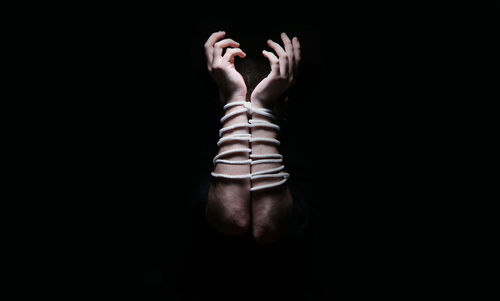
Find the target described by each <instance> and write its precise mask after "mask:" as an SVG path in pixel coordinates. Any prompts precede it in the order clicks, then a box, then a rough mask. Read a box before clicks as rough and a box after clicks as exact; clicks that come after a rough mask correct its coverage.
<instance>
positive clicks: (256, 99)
mask: <svg viewBox="0 0 500 301" xmlns="http://www.w3.org/2000/svg"><path fill="white" fill-rule="evenodd" d="M223 37H225V32H222V31H221V32H216V33H213V34H212V35H211V36H210V37H209V39H208V40H207V42H206V43H205V54H206V57H207V67H208V70H209V72H210V74H211V76H212V77H213V78H214V80H215V82H216V83H217V85H218V87H219V93H220V99H221V103H222V105H225V104H227V103H229V102H234V101H245V99H246V93H247V88H246V86H245V82H244V80H243V77H242V76H241V74H239V73H238V71H236V69H235V67H234V58H235V56H239V57H240V58H244V57H245V56H246V54H245V53H244V52H243V51H242V50H241V49H239V48H234V47H239V43H237V42H235V41H233V40H231V39H223V40H221V39H222V38H223ZM281 38H282V41H283V43H284V46H285V48H284V49H283V47H281V46H280V45H279V44H277V43H275V42H273V41H271V40H269V41H268V45H269V46H270V47H271V48H272V49H273V50H274V51H275V52H276V54H277V56H276V55H275V54H274V53H272V52H269V51H265V50H264V51H263V55H264V56H265V57H266V58H267V59H268V60H269V62H270V64H271V72H270V73H269V75H268V76H267V77H266V78H264V79H263V80H262V81H261V82H260V83H259V84H258V85H257V86H256V87H255V89H254V91H253V92H252V95H251V97H250V101H251V103H252V106H254V107H259V108H273V107H274V106H275V105H276V104H277V103H278V101H279V99H280V96H281V95H282V94H283V93H284V92H285V91H286V90H287V89H288V88H289V87H290V86H291V85H292V84H293V83H294V82H295V79H296V75H297V72H298V64H299V62H300V44H299V41H298V39H297V38H293V39H292V40H290V39H289V38H288V36H287V35H286V34H284V33H283V34H282V35H281ZM226 47H231V48H227V49H226V52H225V54H224V55H222V53H223V50H224V48H226ZM240 108H241V107H238V106H236V107H232V108H230V109H228V110H227V111H226V113H231V112H232V111H234V110H239V109H240ZM252 118H253V119H264V120H266V121H270V122H273V120H270V119H268V117H264V116H260V115H255V114H253V116H252ZM247 122H248V118H247V116H246V114H238V115H236V116H235V117H232V118H230V119H228V120H226V121H225V122H224V124H223V127H227V126H230V125H232V124H236V123H247ZM248 133H249V129H247V128H239V129H235V130H232V131H229V132H226V133H224V135H223V137H224V136H226V135H230V134H248ZM251 134H252V137H255V138H257V137H265V138H274V139H276V138H277V132H276V131H274V130H270V129H267V128H262V127H255V128H252V130H251ZM249 147H250V148H251V149H252V153H253V154H277V153H279V150H278V148H277V147H276V146H275V145H273V144H268V143H265V142H253V143H252V144H251V145H250V144H249V143H248V142H246V141H232V142H231V143H227V144H222V145H221V146H220V148H219V152H218V153H221V152H224V151H227V150H231V149H236V148H249ZM248 158H249V155H248V154H247V153H241V154H235V155H233V156H231V160H247V159H248ZM280 165H281V164H279V163H269V164H256V165H253V166H251V167H250V165H229V164H223V163H218V164H217V165H216V167H215V169H214V172H215V173H223V174H228V175H241V174H249V173H250V172H256V171H260V170H264V169H270V168H274V167H279V166H280ZM276 181H279V179H255V180H253V181H250V180H248V179H235V180H232V179H225V178H215V179H213V181H212V183H211V185H210V189H209V194H208V201H207V207H206V216H207V220H208V222H209V223H210V224H211V225H212V226H213V227H214V228H216V229H217V230H218V231H220V232H221V233H224V234H227V235H241V234H245V233H247V232H248V231H249V230H250V229H251V231H252V234H253V236H254V237H255V239H256V241H257V242H260V243H270V242H273V241H276V240H277V239H279V237H280V236H282V235H283V233H285V232H286V228H287V225H288V218H289V215H290V211H291V208H292V196H291V194H290V191H289V189H288V187H287V186H286V185H281V186H278V187H274V188H270V189H264V190H261V191H254V192H252V193H250V187H251V186H260V185H264V184H269V183H273V182H276Z"/></svg>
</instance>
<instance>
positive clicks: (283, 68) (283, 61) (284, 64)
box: [267, 40, 288, 76]
mask: <svg viewBox="0 0 500 301" xmlns="http://www.w3.org/2000/svg"><path fill="white" fill-rule="evenodd" d="M267 44H268V45H269V47H271V48H272V49H274V51H276V53H277V54H278V57H279V64H280V74H281V75H282V76H287V75H288V57H287V54H286V52H285V50H284V49H283V48H282V47H281V46H280V45H279V44H278V43H276V42H273V41H271V40H268V41H267Z"/></svg>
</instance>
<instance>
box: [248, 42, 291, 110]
mask: <svg viewBox="0 0 500 301" xmlns="http://www.w3.org/2000/svg"><path fill="white" fill-rule="evenodd" d="M281 40H282V41H283V44H284V46H285V49H283V47H281V46H280V45H279V44H278V43H276V42H273V41H271V40H268V41H267V45H269V47H271V48H272V49H273V50H274V51H275V52H276V54H277V55H278V57H276V55H275V54H274V53H272V52H269V51H266V50H263V51H262V54H263V55H264V56H265V57H266V58H267V59H268V60H269V63H270V64H271V72H270V73H269V75H268V76H267V77H266V78H264V79H263V80H262V81H261V82H260V83H259V84H258V85H257V86H256V87H255V89H254V90H253V92H252V95H251V97H250V100H251V102H252V105H254V106H255V107H264V108H272V107H273V106H274V105H275V104H276V102H277V100H278V99H279V97H280V96H281V95H282V94H283V93H284V92H285V91H286V90H287V89H288V88H289V87H290V86H291V85H293V84H294V83H295V80H296V78H297V72H298V67H299V62H300V43H299V40H298V39H297V37H294V38H293V39H292V40H290V38H288V36H287V35H286V33H282V34H281Z"/></svg>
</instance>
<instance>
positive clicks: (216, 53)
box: [205, 31, 247, 104]
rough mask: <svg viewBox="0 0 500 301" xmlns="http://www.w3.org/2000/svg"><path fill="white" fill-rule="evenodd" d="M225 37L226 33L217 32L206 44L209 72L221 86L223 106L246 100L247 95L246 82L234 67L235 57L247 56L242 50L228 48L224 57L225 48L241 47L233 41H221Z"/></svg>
mask: <svg viewBox="0 0 500 301" xmlns="http://www.w3.org/2000/svg"><path fill="white" fill-rule="evenodd" d="M225 35H226V33H225V32H224V31H219V32H215V33H213V34H212V35H211V36H210V37H209V38H208V40H207V42H206V43H205V55H206V57H207V67H208V71H209V72H210V75H211V76H212V78H213V79H214V80H215V82H216V83H217V85H218V86H219V91H220V92H221V94H222V95H221V99H222V101H223V104H225V103H226V102H228V101H233V100H241V99H243V100H245V97H246V93H247V87H246V85H245V81H244V80H243V77H242V76H241V74H240V73H239V72H238V71H236V68H235V67H234V58H235V56H239V57H241V58H244V57H245V56H246V54H245V53H244V52H243V51H242V50H241V49H240V48H227V49H226V52H225V53H224V55H222V52H223V51H224V48H226V47H239V46H240V44H239V43H238V42H236V41H234V40H232V39H224V40H220V39H222V38H223V37H224V36H225Z"/></svg>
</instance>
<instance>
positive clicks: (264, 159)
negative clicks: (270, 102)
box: [212, 101, 290, 191]
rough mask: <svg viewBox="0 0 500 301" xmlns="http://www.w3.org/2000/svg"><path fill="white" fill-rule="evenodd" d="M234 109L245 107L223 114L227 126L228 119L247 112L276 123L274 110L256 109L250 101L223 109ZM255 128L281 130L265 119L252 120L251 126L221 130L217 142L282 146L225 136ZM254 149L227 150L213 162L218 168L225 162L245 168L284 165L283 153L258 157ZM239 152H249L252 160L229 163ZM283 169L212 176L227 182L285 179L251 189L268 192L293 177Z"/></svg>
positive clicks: (246, 136) (247, 137) (269, 140)
mask: <svg viewBox="0 0 500 301" xmlns="http://www.w3.org/2000/svg"><path fill="white" fill-rule="evenodd" d="M235 106H243V108H241V109H238V110H234V111H233V112H231V113H227V114H225V115H224V117H222V118H221V120H220V121H221V123H222V124H224V122H225V121H226V120H228V119H229V118H232V117H234V116H236V115H238V114H242V113H247V114H248V115H251V114H252V113H255V114H257V115H261V116H266V117H269V118H272V119H273V120H276V117H275V116H274V115H273V114H272V110H269V109H264V108H254V107H252V104H251V103H250V102H248V101H236V102H230V103H228V104H226V105H225V106H224V108H223V109H224V110H227V109H229V108H232V107H235ZM244 127H248V128H253V127H266V128H271V129H275V130H277V131H279V130H280V127H279V126H278V125H276V124H274V123H271V122H269V121H266V120H263V119H249V120H248V123H237V124H233V125H231V126H227V127H224V128H222V129H220V131H219V136H220V137H221V138H220V139H219V141H218V142H217V146H220V145H221V144H223V143H225V142H228V141H248V142H264V143H272V144H276V145H280V141H279V140H277V139H273V138H259V137H256V138H252V135H251V134H233V135H226V136H225V137H222V136H223V134H224V133H226V132H228V131H232V130H234V129H238V128H244ZM251 152H252V150H251V149H250V148H237V149H232V150H228V151H225V152H221V153H220V154H218V155H217V156H215V157H214V159H213V163H214V165H216V164H217V163H222V164H231V165H243V164H250V165H251V166H252V165H256V164H265V163H282V162H283V156H282V155H280V154H258V155H256V154H255V155H254V154H251ZM237 153H250V159H248V160H228V159H226V157H228V156H232V155H233V154H237ZM283 169H285V166H284V165H281V166H279V167H277V168H271V169H266V170H261V171H258V172H254V173H251V174H246V175H227V174H219V173H215V172H212V176H213V177H215V178H226V179H251V180H255V179H265V178H282V180H281V181H279V182H276V183H271V184H266V185H260V186H257V187H252V188H250V191H257V190H262V189H268V188H272V187H276V186H280V185H282V184H283V183H285V182H286V181H287V179H288V177H289V176H290V175H289V174H288V173H286V172H281V171H282V170H283Z"/></svg>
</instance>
